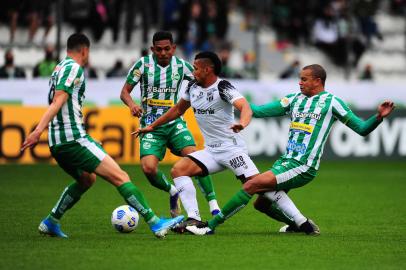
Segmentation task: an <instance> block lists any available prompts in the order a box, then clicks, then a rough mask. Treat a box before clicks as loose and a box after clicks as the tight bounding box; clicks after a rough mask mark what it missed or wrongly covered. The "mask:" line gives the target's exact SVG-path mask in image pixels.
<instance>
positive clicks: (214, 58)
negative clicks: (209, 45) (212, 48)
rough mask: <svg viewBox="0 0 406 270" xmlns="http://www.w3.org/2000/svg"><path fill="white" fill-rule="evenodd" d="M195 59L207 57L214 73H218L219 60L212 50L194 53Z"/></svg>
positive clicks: (219, 69) (219, 67)
mask: <svg viewBox="0 0 406 270" xmlns="http://www.w3.org/2000/svg"><path fill="white" fill-rule="evenodd" d="M197 59H208V60H209V61H210V64H212V65H213V70H214V74H216V75H219V74H220V72H221V60H220V58H219V57H218V56H217V54H215V53H214V52H209V51H205V52H200V53H198V54H196V56H195V60H197Z"/></svg>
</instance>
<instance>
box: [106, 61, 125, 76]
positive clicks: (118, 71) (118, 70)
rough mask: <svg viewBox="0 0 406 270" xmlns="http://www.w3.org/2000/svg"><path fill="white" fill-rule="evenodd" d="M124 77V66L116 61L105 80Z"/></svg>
mask: <svg viewBox="0 0 406 270" xmlns="http://www.w3.org/2000/svg"><path fill="white" fill-rule="evenodd" d="M126 75H127V70H126V69H124V65H123V62H122V61H121V60H117V61H116V63H114V66H113V67H112V68H111V69H110V70H109V71H107V73H106V77H107V78H113V77H124V76H126Z"/></svg>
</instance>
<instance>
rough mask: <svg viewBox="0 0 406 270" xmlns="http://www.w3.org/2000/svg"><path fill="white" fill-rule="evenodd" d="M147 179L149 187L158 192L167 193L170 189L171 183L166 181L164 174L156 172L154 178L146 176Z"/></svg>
mask: <svg viewBox="0 0 406 270" xmlns="http://www.w3.org/2000/svg"><path fill="white" fill-rule="evenodd" d="M147 178H148V180H149V182H150V183H151V185H153V186H154V187H156V188H158V189H160V190H163V191H166V192H169V190H170V189H171V183H170V182H169V181H168V179H167V178H166V176H165V174H163V173H162V172H160V171H158V172H157V174H156V176H147Z"/></svg>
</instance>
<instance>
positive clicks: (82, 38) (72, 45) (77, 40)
mask: <svg viewBox="0 0 406 270" xmlns="http://www.w3.org/2000/svg"><path fill="white" fill-rule="evenodd" d="M82 47H87V48H89V47H90V41H89V39H88V38H87V36H86V35H84V34H82V33H75V34H72V35H70V37H69V38H68V42H67V49H68V50H69V51H78V50H80V49H81V48H82Z"/></svg>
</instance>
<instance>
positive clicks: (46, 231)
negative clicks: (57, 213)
mask: <svg viewBox="0 0 406 270" xmlns="http://www.w3.org/2000/svg"><path fill="white" fill-rule="evenodd" d="M38 231H39V233H40V234H43V235H49V236H55V237H61V238H68V236H67V235H66V234H65V233H64V232H63V231H62V230H61V225H60V224H59V223H53V222H51V221H50V220H49V219H48V218H46V219H44V220H43V221H41V223H40V224H39V227H38Z"/></svg>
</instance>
